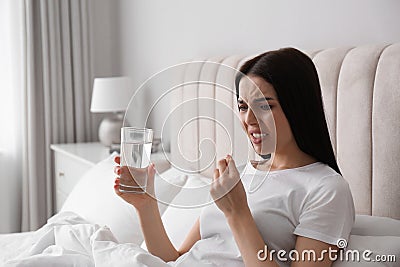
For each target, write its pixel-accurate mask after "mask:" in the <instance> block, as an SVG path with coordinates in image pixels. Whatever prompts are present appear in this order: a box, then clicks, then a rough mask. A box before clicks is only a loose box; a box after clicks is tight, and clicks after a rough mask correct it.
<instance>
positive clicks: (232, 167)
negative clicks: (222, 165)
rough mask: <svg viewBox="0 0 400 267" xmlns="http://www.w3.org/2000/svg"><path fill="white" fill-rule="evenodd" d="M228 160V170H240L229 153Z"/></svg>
mask: <svg viewBox="0 0 400 267" xmlns="http://www.w3.org/2000/svg"><path fill="white" fill-rule="evenodd" d="M226 159H227V162H228V166H227V169H228V172H238V170H237V168H236V164H235V161H234V160H233V158H232V156H231V155H227V156H226Z"/></svg>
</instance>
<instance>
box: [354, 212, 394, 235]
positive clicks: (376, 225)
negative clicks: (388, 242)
mask: <svg viewBox="0 0 400 267" xmlns="http://www.w3.org/2000/svg"><path fill="white" fill-rule="evenodd" d="M351 234H353V235H368V236H400V220H395V219H392V218H387V217H378V216H370V215H356V219H355V222H354V226H353V228H352V229H351Z"/></svg>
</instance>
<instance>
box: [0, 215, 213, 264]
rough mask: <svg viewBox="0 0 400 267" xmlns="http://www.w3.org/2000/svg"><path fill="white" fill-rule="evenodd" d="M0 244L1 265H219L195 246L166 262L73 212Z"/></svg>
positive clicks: (3, 239) (0, 240) (0, 239)
mask: <svg viewBox="0 0 400 267" xmlns="http://www.w3.org/2000/svg"><path fill="white" fill-rule="evenodd" d="M202 242H210V244H211V243H215V240H202ZM217 243H218V242H217ZM0 246H1V248H2V249H1V252H0V254H1V256H0V259H1V261H0V266H14V267H15V266H18V267H21V266H43V267H46V266H82V267H85V266H152V267H170V266H217V264H214V263H211V262H209V261H208V260H205V259H203V258H202V252H201V250H199V249H197V247H196V246H194V247H193V248H192V250H191V251H190V252H188V253H186V254H185V255H183V256H181V257H180V258H179V259H178V260H177V261H175V262H169V263H165V262H163V261H162V260H161V259H159V258H158V257H155V256H153V255H151V254H150V253H148V252H147V251H146V250H144V249H142V248H141V247H140V246H139V245H137V244H133V243H125V244H120V243H118V241H117V239H116V238H115V237H114V235H113V233H112V232H111V231H110V229H109V228H108V227H106V226H99V225H96V224H90V223H88V222H87V221H85V220H84V219H83V218H81V217H79V216H78V215H76V214H75V213H72V212H61V213H59V214H57V215H55V216H53V217H52V218H50V219H49V221H48V222H47V224H46V225H45V226H43V227H42V228H40V229H39V230H37V231H35V232H28V233H20V234H7V235H0Z"/></svg>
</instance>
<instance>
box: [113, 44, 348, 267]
mask: <svg viewBox="0 0 400 267" xmlns="http://www.w3.org/2000/svg"><path fill="white" fill-rule="evenodd" d="M240 71H241V73H240V74H239V75H238V76H237V77H236V94H237V103H238V109H239V116H240V120H241V122H242V125H243V128H244V130H245V131H246V133H247V135H248V137H249V139H250V140H251V143H252V145H253V148H254V150H255V151H256V152H257V153H258V154H259V155H260V156H262V157H263V158H265V159H266V160H265V161H263V162H260V163H255V162H250V161H249V162H248V163H247V165H246V168H245V170H244V171H243V172H242V173H241V174H240V173H239V171H238V170H237V168H236V165H235V162H234V160H233V158H232V157H231V156H229V155H228V156H227V157H226V158H224V159H221V160H220V161H219V162H218V168H217V169H215V172H214V182H213V183H212V185H211V190H210V193H211V195H212V197H213V198H214V200H215V202H214V204H213V205H209V206H207V207H205V208H204V209H203V211H202V213H201V215H200V218H199V219H198V220H197V221H196V223H195V225H194V226H193V228H192V229H191V231H190V232H189V234H188V236H187V238H186V239H185V241H184V242H183V244H182V246H181V248H179V249H178V250H177V249H175V248H174V246H173V245H172V244H171V242H170V240H169V238H168V236H167V234H166V232H165V230H164V227H163V225H162V221H161V218H160V215H159V211H158V207H157V203H156V200H154V199H153V198H152V197H151V196H149V195H147V194H142V195H134V194H124V193H121V192H119V179H118V178H117V179H116V181H115V186H114V188H115V192H116V193H117V194H118V195H119V196H120V197H122V198H123V199H124V200H125V201H127V202H128V203H130V204H132V205H133V206H134V207H135V208H136V210H137V212H138V215H139V218H140V222H141V225H142V231H143V234H144V237H145V241H146V245H147V248H148V250H149V252H150V253H152V254H153V255H156V256H158V257H160V258H161V259H163V260H165V261H166V262H168V261H174V260H176V259H177V258H178V257H180V255H182V254H184V253H186V252H188V251H189V250H191V249H193V247H194V246H196V247H197V249H202V251H203V252H205V254H206V255H207V260H208V261H210V262H211V263H214V264H219V265H221V266H243V265H245V266H307V267H310V266H331V264H332V262H333V261H334V260H335V257H337V255H338V249H339V248H342V247H343V242H344V243H345V242H346V241H345V240H347V239H348V237H349V234H350V231H351V228H352V226H353V223H354V216H355V215H354V204H353V199H352V195H351V192H350V189H349V186H348V184H347V182H346V181H345V180H344V179H343V178H342V176H341V173H340V170H339V167H338V165H337V163H336V160H335V156H334V153H333V149H332V145H331V143H330V139H329V133H328V128H327V124H326V121H325V115H324V110H323V104H322V99H321V88H320V85H319V79H318V75H317V71H316V69H315V66H314V64H313V62H312V61H311V59H310V58H309V57H307V56H306V55H305V54H303V53H301V52H300V51H298V50H296V49H293V48H285V49H280V50H276V51H271V52H267V53H264V54H261V55H259V56H257V57H255V58H253V59H251V60H249V61H248V62H246V63H245V64H244V65H243V66H242V67H241V69H240ZM269 155H270V156H271V157H270V160H268V158H269ZM116 162H117V163H118V164H119V157H117V158H116ZM115 172H116V173H117V174H120V173H121V169H120V167H119V166H117V167H116V169H115ZM154 173H155V170H154V165H150V167H149V177H150V179H149V183H150V184H149V188H150V189H149V190H154V188H153V187H154V186H153V180H154ZM150 193H151V194H153V193H154V192H150ZM151 194H150V195H151ZM338 242H342V243H341V244H340V246H338V244H339V243H338Z"/></svg>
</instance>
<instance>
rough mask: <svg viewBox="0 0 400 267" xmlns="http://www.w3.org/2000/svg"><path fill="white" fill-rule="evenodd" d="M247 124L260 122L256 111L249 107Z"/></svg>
mask: <svg viewBox="0 0 400 267" xmlns="http://www.w3.org/2000/svg"><path fill="white" fill-rule="evenodd" d="M245 122H246V124H249V125H250V124H258V122H257V118H256V116H255V115H254V112H253V111H252V110H251V109H250V108H249V109H248V110H247V114H246V118H245Z"/></svg>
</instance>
